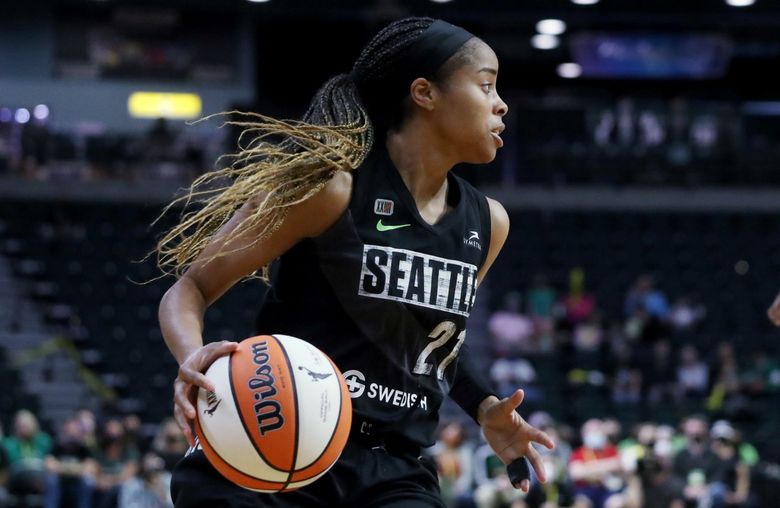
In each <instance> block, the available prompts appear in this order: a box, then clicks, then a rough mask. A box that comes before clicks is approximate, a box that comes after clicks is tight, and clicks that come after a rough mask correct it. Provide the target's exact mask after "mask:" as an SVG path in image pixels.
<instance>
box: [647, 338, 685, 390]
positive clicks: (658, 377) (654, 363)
mask: <svg viewBox="0 0 780 508" xmlns="http://www.w3.org/2000/svg"><path fill="white" fill-rule="evenodd" d="M652 347H653V349H652V352H651V354H650V355H649V357H648V356H644V355H640V356H639V361H640V369H641V371H642V380H643V383H644V384H643V389H644V390H645V392H646V394H647V401H648V402H649V403H650V404H658V403H660V402H663V401H665V400H672V399H673V398H674V397H675V395H676V393H675V390H676V387H675V381H676V373H675V370H674V361H673V359H672V346H671V344H670V343H669V341H668V340H661V341H658V342H656V343H655V344H653V346H652Z"/></svg>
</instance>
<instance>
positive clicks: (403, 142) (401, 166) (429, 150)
mask: <svg viewBox="0 0 780 508" xmlns="http://www.w3.org/2000/svg"><path fill="white" fill-rule="evenodd" d="M438 145H439V143H436V142H435V140H433V139H431V136H430V134H429V133H428V132H426V129H423V128H421V126H419V125H417V124H415V123H413V122H410V123H408V124H405V125H404V127H403V128H402V129H401V130H400V131H398V132H390V133H388V135H387V142H386V147H387V152H388V154H389V156H390V160H392V161H393V164H394V165H395V167H396V168H398V172H399V173H400V174H401V178H403V181H404V183H405V184H406V187H407V188H408V189H409V192H410V193H411V195H412V197H414V200H415V201H416V202H417V204H418V206H419V205H424V204H425V203H428V202H430V201H431V200H438V199H445V198H446V192H447V173H448V172H449V171H450V169H452V167H453V166H454V165H455V162H456V161H454V160H452V157H451V156H450V155H449V154H447V153H446V152H444V151H442V150H439V149H437V146H438Z"/></svg>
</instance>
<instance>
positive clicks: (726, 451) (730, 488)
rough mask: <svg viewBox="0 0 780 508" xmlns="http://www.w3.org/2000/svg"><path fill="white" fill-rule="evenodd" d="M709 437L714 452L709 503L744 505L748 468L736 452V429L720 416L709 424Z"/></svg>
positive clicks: (748, 480) (748, 488)
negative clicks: (718, 419)
mask: <svg viewBox="0 0 780 508" xmlns="http://www.w3.org/2000/svg"><path fill="white" fill-rule="evenodd" d="M710 437H711V438H712V451H713V452H714V453H715V455H716V456H717V462H716V468H715V474H714V475H713V478H712V485H711V486H710V489H709V495H710V499H711V505H710V506H712V508H722V507H725V506H743V505H744V503H745V502H746V501H747V500H748V496H749V495H750V471H749V470H748V466H747V464H745V463H744V462H742V460H740V457H739V454H738V453H737V447H736V438H737V433H736V431H735V430H734V428H733V427H732V426H731V424H730V423H729V422H727V421H725V420H720V421H717V422H715V424H714V425H713V426H712V429H711V431H710Z"/></svg>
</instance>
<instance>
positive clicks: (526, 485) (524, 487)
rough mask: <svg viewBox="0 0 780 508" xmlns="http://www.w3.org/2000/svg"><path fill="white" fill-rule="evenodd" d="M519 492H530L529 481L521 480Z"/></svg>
mask: <svg viewBox="0 0 780 508" xmlns="http://www.w3.org/2000/svg"><path fill="white" fill-rule="evenodd" d="M520 490H522V491H523V492H525V493H526V494H528V491H529V490H531V480H523V481H522V482H520Z"/></svg>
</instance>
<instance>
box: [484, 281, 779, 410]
mask: <svg viewBox="0 0 780 508" xmlns="http://www.w3.org/2000/svg"><path fill="white" fill-rule="evenodd" d="M584 279H585V274H584V272H583V271H582V270H581V269H573V270H572V271H571V273H570V282H569V288H568V290H567V291H565V292H564V293H563V294H562V295H559V294H558V293H557V292H556V291H555V289H554V288H553V287H551V286H550V285H549V284H548V283H547V281H546V279H545V277H544V276H542V275H539V276H537V277H535V279H534V282H533V285H532V287H531V288H530V289H529V290H528V291H527V292H525V293H524V294H523V293H521V292H513V293H509V294H508V295H506V298H505V303H504V306H503V308H502V309H500V310H498V311H496V312H495V313H493V314H492V316H491V317H490V319H489V321H488V328H489V332H490V336H491V340H492V342H491V346H492V349H493V355H494V358H493V363H492V367H491V377H492V379H493V382H494V384H495V385H496V386H497V388H498V391H499V395H501V396H507V395H509V394H510V393H511V392H512V391H513V390H514V389H515V387H517V386H523V387H526V391H527V397H526V398H527V399H528V398H529V396H530V400H542V399H544V397H545V396H547V395H550V394H549V393H545V386H543V384H541V383H537V377H538V376H537V372H536V368H535V366H534V363H533V361H532V359H533V357H535V356H539V355H552V356H555V357H556V358H557V359H558V361H559V362H560V365H561V366H562V367H563V372H562V373H561V375H565V376H566V381H567V387H566V390H568V395H569V396H570V397H575V396H576V395H577V394H578V392H579V391H580V390H582V389H584V388H588V387H596V388H597V389H598V391H599V392H602V393H604V394H605V395H606V396H607V397H608V398H609V399H610V403H611V404H612V406H613V407H624V408H628V409H630V408H632V407H639V406H642V405H650V406H652V405H658V404H662V403H671V404H676V403H685V402H693V403H699V404H701V405H702V406H703V408H705V409H706V410H707V411H708V412H711V413H714V414H718V415H721V416H723V417H726V418H732V419H739V418H740V417H744V416H746V414H747V413H749V412H750V411H751V407H750V403H749V401H750V400H751V399H756V398H761V397H771V396H774V395H775V394H778V393H780V362H778V359H777V358H776V357H775V356H773V355H772V354H771V352H770V351H769V350H767V349H765V348H761V347H757V348H754V349H752V350H750V351H742V352H741V356H742V357H741V358H737V355H736V353H735V349H734V348H735V346H734V343H733V341H730V340H721V341H719V342H716V343H715V344H713V343H711V342H709V340H707V341H706V342H705V343H704V345H705V346H707V347H708V348H709V350H707V351H702V350H701V349H700V347H701V345H702V344H701V340H700V337H697V334H696V333H693V331H694V330H695V328H696V325H697V324H698V323H699V322H700V321H702V320H703V319H704V318H705V316H706V314H707V309H706V308H705V307H704V305H702V304H700V303H697V302H696V301H693V300H692V299H691V298H690V297H688V296H685V295H679V296H677V297H676V298H675V299H674V300H673V301H671V300H670V298H669V297H668V296H667V295H666V294H665V293H664V292H663V291H661V290H660V289H658V288H657V287H656V286H655V284H654V281H653V278H652V277H651V276H650V275H641V276H639V277H638V278H637V280H636V282H635V283H634V284H633V285H632V287H631V288H629V289H628V291H627V292H626V295H625V300H624V305H623V308H624V315H623V316H622V317H621V318H619V319H613V320H607V319H606V318H605V316H604V315H602V313H601V312H600V310H599V306H598V302H597V298H596V296H595V295H593V294H591V293H589V292H588V291H587V289H586V286H585V280H584ZM697 344H698V345H697ZM713 346H714V347H713Z"/></svg>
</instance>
